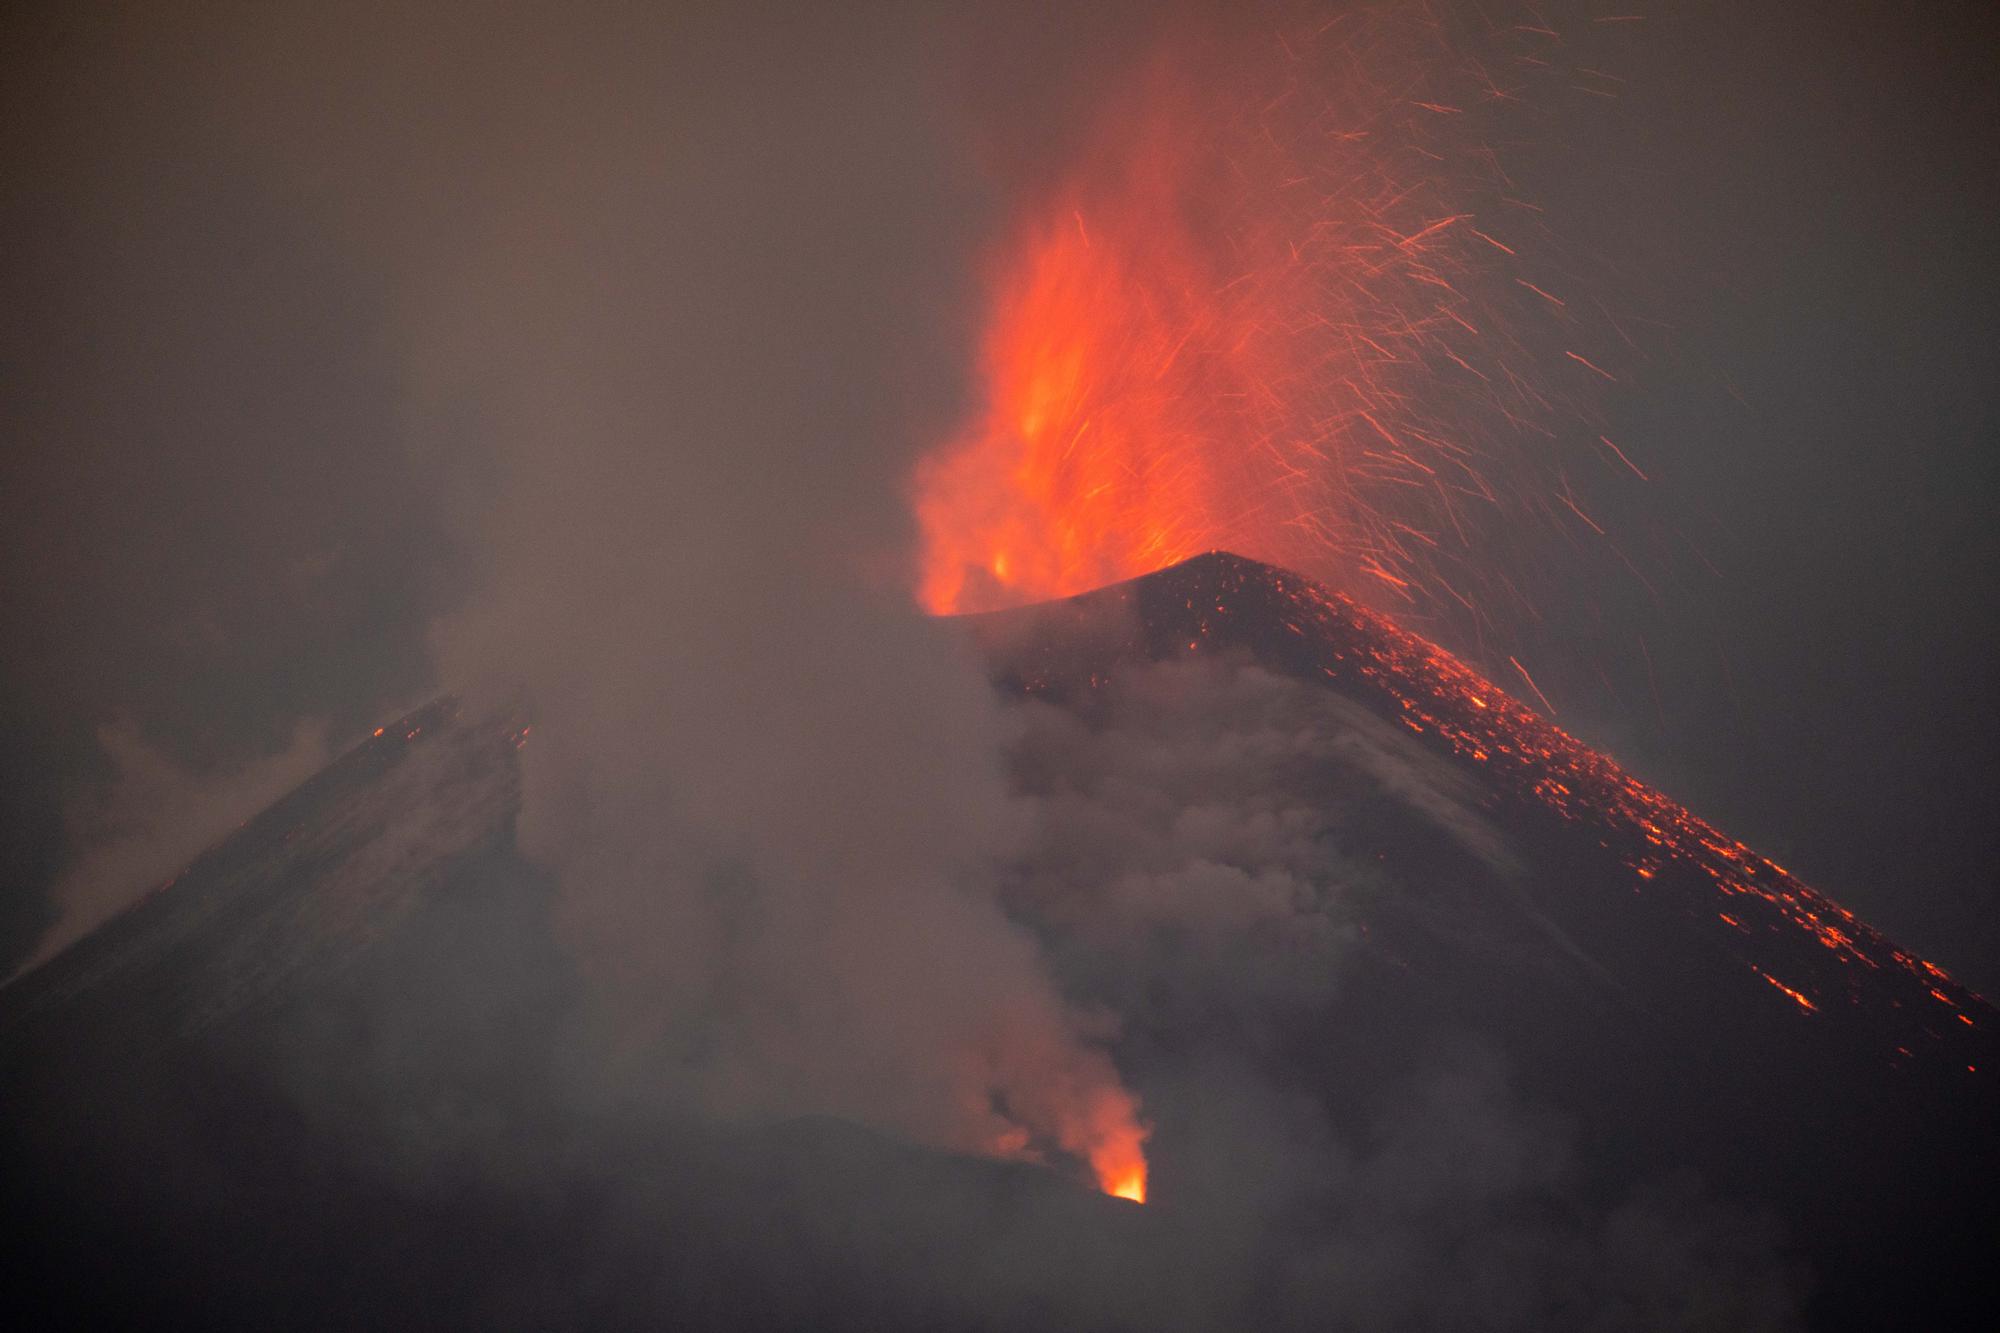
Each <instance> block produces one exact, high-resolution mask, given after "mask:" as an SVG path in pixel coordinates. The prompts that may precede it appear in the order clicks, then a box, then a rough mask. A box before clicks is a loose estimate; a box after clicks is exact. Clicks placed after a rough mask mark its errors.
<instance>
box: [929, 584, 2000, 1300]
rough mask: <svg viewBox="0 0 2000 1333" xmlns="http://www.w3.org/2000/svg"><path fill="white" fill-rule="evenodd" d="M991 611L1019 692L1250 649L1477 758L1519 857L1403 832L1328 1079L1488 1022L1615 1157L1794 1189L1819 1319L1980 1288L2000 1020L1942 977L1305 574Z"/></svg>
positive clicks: (1745, 1190) (1387, 1063)
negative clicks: (1489, 864)
mask: <svg viewBox="0 0 2000 1333" xmlns="http://www.w3.org/2000/svg"><path fill="white" fill-rule="evenodd" d="M963 623H964V624H965V625H966V626H967V628H968V629H969V631H970V632H971V633H972V635H973V636H974V638H975V639H976V640H977V641H978V642H979V643H980V645H981V647H982V649H983V650H984V652H985V653H986V654H987V656H988V659H989V661H990V662H991V664H992V670H993V673H994V676H995V679H996V681H997V682H998V684H999V685H1000V686H1001V687H1002V689H1003V690H1005V691H1008V692H1012V693H1016V694H1019V695H1025V696H1029V697H1033V698H1038V699H1043V700H1047V701H1048V702H1050V703H1052V704H1054V705H1056V706H1058V707H1061V708H1064V709H1067V710H1070V711H1072V712H1076V713H1078V714H1082V715H1088V714H1089V713H1090V711H1091V709H1092V707H1093V706H1094V701H1096V700H1099V699H1105V698H1108V697H1110V696H1112V695H1114V694H1115V689H1114V688H1113V687H1114V686H1115V685H1116V683H1117V682H1118V681H1119V679H1120V678H1121V676H1125V675H1129V674H1132V673H1136V672H1138V671H1140V670H1142V669H1147V668H1149V667H1150V666H1151V665H1152V664H1155V663H1161V662H1171V661H1174V660H1177V659H1179V660H1189V659H1194V660H1198V659H1204V658H1207V659H1212V660H1214V661H1216V662H1217V663H1228V662H1231V661H1239V662H1243V663H1247V664H1249V665H1253V666H1254V667H1256V668H1258V669H1261V670H1264V671H1267V672H1274V673H1277V674H1280V675H1282V676H1285V677H1289V678H1291V679H1293V680H1297V681H1300V682H1304V683H1307V684H1315V683H1316V685H1317V686H1318V687H1319V688H1324V689H1327V690H1330V691H1333V692H1335V693H1337V694H1338V695H1340V696H1342V697H1343V698H1344V699H1346V700H1349V701H1352V702H1353V703H1355V704H1358V705H1360V706H1361V707H1362V708H1363V709H1365V710H1366V711H1367V712H1368V713H1371V714H1373V716H1374V718H1375V719H1378V720H1379V721H1380V722H1381V723H1382V724H1384V734H1385V735H1388V736H1393V735H1395V734H1397V733H1400V734H1401V735H1402V736H1403V737H1404V738H1405V740H1406V741H1407V742H1408V743H1409V745H1411V746H1415V747H1419V748H1420V749H1421V750H1423V751H1425V752H1427V753H1428V754H1429V756H1431V758H1432V759H1434V760H1435V761H1437V762H1440V763H1442V764H1444V765H1445V766H1447V767H1448V768H1449V769H1450V770H1452V771H1454V772H1455V773H1456V774H1458V775H1459V776H1461V777H1463V778H1464V779H1465V783H1466V786H1467V789H1468V790H1470V791H1471V792H1473V793H1474V794H1475V795H1474V797H1473V800H1474V803H1475V806H1476V807H1477V810H1478V813H1479V815H1480V817H1481V818H1483V819H1485V820H1487V821H1488V822H1489V823H1490V824H1491V826H1492V827H1493V828H1494V829H1496V830H1498V832H1499V834H1500V836H1501V837H1502V838H1503V839H1504V841H1505V843H1506V845H1507V847H1508V850H1509V853H1510V854H1511V855H1512V856H1513V857H1514V858H1516V859H1515V862H1514V863H1513V864H1511V865H1510V866H1509V868H1508V869H1507V870H1506V871H1505V872H1503V873H1499V874H1495V875H1480V874H1465V873H1462V872H1460V871H1459V870H1456V869H1454V868H1452V867H1451V866H1450V865H1449V864H1447V863H1444V862H1441V861H1440V860H1439V859H1438V853H1437V849H1435V848H1431V849H1428V850H1427V849H1425V848H1424V847H1422V846H1421V845H1419V844H1421V843H1422V842H1423V841H1424V839H1423V838H1422V837H1419V838H1417V839H1415V840H1411V839H1407V838H1405V839H1403V840H1402V843H1401V845H1400V846H1398V845H1397V842H1396V840H1395V839H1384V840H1383V842H1382V843H1381V844H1380V850H1379V851H1376V852H1374V855H1377V856H1381V857H1384V858H1387V859H1388V861H1389V864H1390V866H1391V867H1392V869H1395V870H1398V871H1400V873H1398V874H1395V875H1394V876H1393V880H1394V883H1395V888H1394V890H1393V891H1392V892H1390V893H1388V894H1384V895H1381V896H1380V897H1378V898H1377V899H1375V900H1374V901H1372V902H1370V903H1368V904H1367V905H1365V906H1364V907H1363V908H1362V909H1361V912H1360V916H1361V920H1360V923H1359V926H1360V930H1361V931H1362V933H1363V937H1364V938H1365V940H1366V941H1367V946H1366V951H1365V953H1366V957H1365V958H1364V960H1363V965H1362V966H1358V967H1355V968H1351V969H1349V972H1348V975H1346V976H1345V977H1344V978H1343V979H1342V982H1341V985H1342V995H1343V999H1342V1002H1341V1003H1342V1012H1343V1018H1342V1020H1341V1022H1340V1023H1339V1024H1338V1025H1337V1027H1336V1028H1333V1029H1329V1030H1326V1031H1323V1032H1322V1033H1320V1034H1319V1036H1318V1037H1317V1038H1316V1040H1317V1041H1318V1043H1319V1050H1318V1053H1317V1054H1316V1055H1314V1054H1309V1055H1308V1056H1307V1057H1306V1058H1308V1059H1311V1060H1316V1061H1317V1062H1318V1065H1319V1067H1320V1068H1319V1074H1318V1077H1319V1078H1321V1079H1322V1080H1324V1081H1325V1083H1326V1085H1327V1086H1342V1085H1345V1086H1363V1087H1365V1086H1367V1085H1368V1084H1369V1082H1370V1080H1371V1079H1374V1078H1375V1077H1377V1076H1378V1075H1379V1074H1380V1073H1381V1071H1383V1070H1386V1069H1392V1068H1395V1067H1397V1064H1398V1062H1400V1061H1404V1060H1407V1059H1409V1058H1410V1053H1411V1049H1412V1048H1411V1043H1413V1042H1422V1041H1424V1040H1430V1039H1433V1038H1432V1037H1424V1036H1421V1035H1419V1034H1421V1033H1430V1034H1433V1037H1434V1036H1435V1034H1438V1033H1453V1032H1456V1033H1466V1034H1475V1036H1474V1039H1475V1040H1478V1041H1482V1042H1493V1043H1497V1045H1498V1046H1499V1047H1500V1048H1501V1049H1502V1050H1503V1051H1504V1052H1505V1055H1506V1058H1507V1060H1508V1061H1509V1063H1510V1066H1511V1067H1512V1068H1513V1069H1514V1070H1515V1071H1516V1073H1517V1074H1518V1075H1519V1077H1520V1080H1521V1083H1522V1085H1523V1087H1524V1089H1525V1090H1526V1091H1527V1092H1528V1093H1529V1094H1530V1095H1531V1096H1533V1097H1535V1098H1537V1099H1539V1100H1542V1101H1544V1102H1546V1103H1548V1104H1551V1105H1554V1106H1556V1107H1559V1108H1561V1110H1562V1112H1563V1113H1564V1114H1565V1115H1566V1116H1568V1117H1569V1118H1571V1120H1572V1121H1573V1122H1574V1123H1575V1124H1577V1125H1578V1126H1579V1127H1580V1130H1581V1132H1582V1139H1583V1142H1584V1144H1585V1148H1586V1151H1587V1152H1589V1153H1590V1154H1592V1155H1593V1156H1594V1157H1595V1158H1596V1159H1597V1160H1599V1161H1610V1162H1618V1163H1622V1164H1624V1166H1623V1169H1626V1170H1629V1171H1630V1172H1631V1173H1632V1174H1631V1178H1632V1179H1635V1180H1637V1179H1643V1178H1646V1177H1647V1176H1649V1175H1650V1176H1652V1177H1653V1178H1658V1177H1663V1176H1671V1175H1674V1174H1676V1173H1692V1174H1693V1175H1694V1176H1696V1177H1698V1178H1699V1179H1701V1180H1703V1181H1706V1182H1709V1183H1710V1184H1711V1185H1714V1186H1716V1187H1717V1188H1721V1189H1724V1190H1726V1191H1728V1192H1729V1193H1731V1194H1732V1195H1734V1196H1735V1197H1738V1198H1742V1199H1745V1200H1748V1201H1752V1202H1754V1203H1755V1204H1757V1205H1759V1206H1761V1207H1765V1208H1767V1209H1769V1211H1770V1213H1771V1214H1772V1215H1773V1216H1775V1217H1776V1218H1778V1219H1779V1220H1780V1222H1781V1225H1782V1226H1783V1227H1784V1228H1785V1229H1786V1230H1787V1231H1788V1233H1789V1234H1790V1237H1791V1241H1792V1243H1793V1244H1794V1245H1795V1246H1796V1247H1797V1248H1798V1250H1799V1251H1801V1252H1802V1253H1803V1255H1804V1256H1805V1257H1806V1258H1807V1260H1808V1263H1809V1267H1810V1268H1811V1270H1812V1271H1813V1273H1814V1279H1813V1281H1814V1283H1815V1284H1816V1285H1815V1292H1814V1296H1813V1301H1812V1305H1813V1309H1812V1311H1811V1313H1810V1316H1809V1319H1810V1322H1811V1323H1812V1324H1813V1326H1815V1327H1842V1328H1844V1327H1857V1328H1859V1327H1880V1326H1883V1324H1882V1322H1881V1321H1883V1320H1886V1319H1890V1318H1909V1317H1914V1316H1912V1311H1913V1310H1917V1309H1919V1308H1925V1309H1929V1308H1932V1307H1935V1311H1936V1312H1938V1313H1940V1314H1941V1313H1942V1312H1944V1311H1946V1310H1948V1309H1952V1308H1955V1307H1953V1306H1951V1305H1950V1302H1951V1301H1953V1300H1955V1299H1957V1297H1956V1296H1955V1295H1954V1293H1962V1292H1964V1291H1966V1290H1968V1289H1969V1288H1968V1286H1967V1283H1968V1282H1971V1283H1972V1284H1973V1285H1974V1286H1976V1285H1977V1282H1976V1280H1975V1279H1974V1278H1973V1277H1972V1276H1971V1275H1972V1274H1975V1273H1977V1272H1979V1271H1981V1267H1982V1265H1984V1263H1985V1262H1986V1259H1987V1256H1988V1255H1989V1254H1990V1245H1991V1238H1992V1237H1993V1236H1994V1235H1995V1234H1996V1226H2000V1214H1996V1210H1995V1205H1994V1199H1995V1198H1996V1197H2000V1192H1996V1190H1995V1188H1994V1187H1995V1186H1996V1185H2000V1162H1996V1159H1995V1154H1994V1152H1993V1149H1992V1147H1991V1132H1990V1131H1991V1125H1992V1123H1993V1115H1994V1113H1995V1112H1996V1110H2000V1095H1996V1094H2000V1078H1996V1074H1995V1070H1996V1068H1997V1067H2000V1050H1996V1049H1995V1046H1996V1037H1995V1033H1996V1031H2000V1015H1996V1013H1995V1011H1994V1009H1993V1008H1992V1006H1991V1005H1989V1004H1988V1003H1987V1002H1986V1001H1985V1000H1983V999H1982V998H1981V997H1979V996H1978V995H1975V994H1974V993H1972V992H1971V991H1970V990H1968V989H1967V988H1966V987H1964V986H1962V985H1960V984H1958V983H1957V982H1956V981H1954V980H1953V979H1952V978H1951V977H1950V976H1948V975H1947V974H1946V973H1945V972H1944V970H1943V969H1941V968H1939V967H1937V966H1936V965H1935V964H1932V963H1930V962H1928V961H1926V960H1924V959H1922V958H1919V957H1917V956H1915V955H1914V954H1912V953H1910V952H1909V951H1907V950H1904V949H1901V948H1899V947H1897V946H1896V945H1895V944H1894V943H1892V942H1891V941H1889V940H1888V939H1886V938H1884V937H1883V936H1882V935H1881V934H1880V933H1879V932H1877V931H1876V930H1874V929H1872V928H1871V927H1869V926H1868V925H1867V924H1865V923H1863V922H1862V921H1860V920H1858V919H1857V918H1856V916H1855V914H1854V913H1852V912H1851V911H1849V910H1848V909H1846V908H1844V907H1842V906H1840V905H1839V904H1838V903H1836V902H1834V901H1833V900H1832V899H1830V898H1828V897H1827V896H1825V895H1824V894H1822V893H1819V892H1817V891H1815V890H1814V889H1812V888H1810V887H1808V886H1807V885H1805V884H1804V883H1802V882H1800V881H1799V879H1798V878H1797V877H1795V876H1794V875H1792V874H1791V873H1789V872H1788V871H1786V870H1785V869H1784V868H1783V867H1781V866H1779V865H1777V864H1776V863H1774V862H1772V861H1771V860H1770V859H1769V858H1767V857H1764V856H1761V855H1759V854H1758V853H1756V852H1754V851H1752V850H1751V849H1750V848H1748V847H1746V846H1744V845H1743V844H1742V843H1740V842H1737V841H1736V840H1734V839H1732V838H1730V837H1728V836H1726V835H1725V834H1723V833H1721V832H1720V831H1718V830H1717V829H1716V828H1715V827H1714V826H1712V825H1711V824H1709V823H1708V822H1707V821H1705V820H1703V819H1701V818H1700V817H1699V816H1697V815H1695V814H1693V813H1692V812H1690V811H1689V810H1687V809H1685V808H1683V807H1682V806H1681V805H1679V804H1678V803H1676V802H1674V801H1673V800H1671V799H1670V798H1668V797H1667V796H1665V795H1663V794H1661V793H1660V792H1658V791H1655V790H1654V789H1652V788H1651V787H1649V786H1647V785H1646V784H1644V783H1643V782H1641V781H1639V780H1638V779H1637V778H1635V777H1633V776H1632V775H1631V774H1629V773H1627V772H1626V771H1625V770H1624V769H1623V768H1621V767H1620V766H1619V765H1618V764H1617V763H1615V762H1613V761H1612V760H1611V759H1609V758H1607V757H1606V756H1604V755H1602V754H1600V753H1598V752H1596V751H1595V750H1593V749H1591V748H1590V747H1589V746H1588V745H1586V744H1584V743H1583V742H1581V741H1579V740H1577V739H1576V738H1575V737H1573V736H1571V735H1569V734H1568V733H1567V732H1565V731H1563V730H1562V729H1561V728H1559V727H1557V726H1555V725H1554V724H1553V723H1551V722H1549V721H1547V720H1545V719H1543V718H1542V717H1540V716H1538V715H1537V714H1536V713H1535V712H1534V711H1532V710H1531V709H1529V708H1528V707H1526V706H1524V705H1523V704H1521V703H1520V702H1518V701H1517V700H1515V699H1514V698H1512V697H1510V696H1509V695H1508V694H1507V693H1506V692H1504V691H1502V690H1500V689H1498V688H1496V687H1495V686H1494V685H1493V684H1492V683H1491V682H1490V681H1488V680H1487V679H1485V678H1484V677H1483V676H1482V675H1481V674H1480V673H1479V672H1477V671H1475V670H1473V669H1472V668H1471V667H1469V666H1467V665H1466V664H1465V663H1463V662H1461V661H1459V660H1458V659H1457V658H1455V657H1453V656H1452V655H1451V654H1449V653H1447V652H1445V651H1444V650H1443V649H1441V648H1439V647H1437V646H1436V645H1434V644H1432V643H1429V642H1428V641H1426V640H1424V639H1423V638H1421V637H1419V636H1417V635H1414V634H1411V633H1409V632H1407V631H1405V630H1403V629H1400V628H1399V627H1397V626H1396V625H1394V624H1392V623H1391V622H1389V621H1388V620H1386V619H1385V618H1383V617H1382V616H1380V615H1378V614H1376V613H1374V612H1372V611H1370V610H1368V609H1367V608H1365V607H1363V606H1361V605H1360V604H1358V603H1357V602H1355V601H1354V600H1352V599H1351V598H1349V597H1346V596H1344V595H1342V594H1340V593H1338V592H1334V591H1331V590H1329V589H1326V588H1324V587H1321V586H1318V585H1316V584H1315V583H1313V582H1311V581H1309V580H1307V579H1305V578H1302V577H1300V576H1298V575H1295V574H1292V573H1289V572H1287V571H1284V570H1280V569H1276V568H1274V567H1271V566H1269V565H1264V564H1261V563H1258V562H1256V561H1251V560H1246V559H1242V558H1240V557H1237V556H1233V555H1229V554H1225V553H1221V552H1212V553H1210V554H1207V555H1203V556H1199V557H1196V558H1194V559H1192V560H1188V561H1186V562H1183V563H1181V564H1179V565H1175V566H1173V567H1171V568H1168V569H1164V570H1161V571H1159V572H1157V573H1154V574H1151V575H1148V576H1146V577H1143V578H1139V579H1134V580H1131V581H1129V582H1126V583H1121V584H1118V585H1115V586H1112V587H1108V588H1104V589H1100V590H1098V591H1096V592H1092V593H1087V594H1084V595H1081V596H1078V597H1073V598H1069V599H1067V600H1064V601H1060V602H1050V603H1043V604H1040V605H1036V606H1028V607H1020V608H1016V609H1013V610H1008V611H998V612H992V613H988V614H985V615H978V616H969V617H965V618H964V620H963ZM1356 836H1366V835H1365V834H1357V835H1356ZM1431 841H1434V842H1437V841H1442V839H1432V840H1431ZM1372 845H1373V844H1371V846H1372ZM1399 858H1401V859H1402V860H1403V861H1404V862H1405V864H1403V865H1401V866H1397V865H1396V862H1397V860H1398V859H1399ZM1427 858H1428V859H1427ZM1454 878H1456V879H1457V880H1458V882H1457V883H1456V884H1454V883H1452V882H1451V881H1453V880H1454ZM1927 1303H1928V1304H1927Z"/></svg>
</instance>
